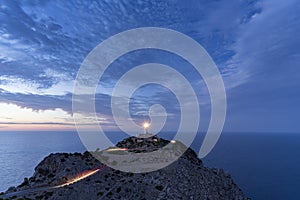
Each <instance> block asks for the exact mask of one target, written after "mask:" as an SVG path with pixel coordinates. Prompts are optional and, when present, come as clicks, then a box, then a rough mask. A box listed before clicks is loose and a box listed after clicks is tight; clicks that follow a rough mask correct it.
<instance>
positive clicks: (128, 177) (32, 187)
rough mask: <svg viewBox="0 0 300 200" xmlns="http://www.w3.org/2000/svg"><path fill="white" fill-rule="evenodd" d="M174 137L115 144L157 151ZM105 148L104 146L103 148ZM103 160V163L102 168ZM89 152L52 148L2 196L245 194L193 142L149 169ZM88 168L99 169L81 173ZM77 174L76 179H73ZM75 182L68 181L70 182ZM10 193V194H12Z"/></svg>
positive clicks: (217, 196)
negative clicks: (121, 165) (133, 169)
mask: <svg viewBox="0 0 300 200" xmlns="http://www.w3.org/2000/svg"><path fill="white" fill-rule="evenodd" d="M168 143H170V141H168V140H164V139H161V138H157V137H155V136H153V137H151V138H135V137H130V138H127V139H125V140H123V141H121V142H119V143H118V144H117V145H116V146H117V147H118V148H123V149H126V151H128V152H134V153H140V152H149V151H156V150H158V149H159V148H161V147H163V146H165V145H167V144H168ZM99 153H100V154H102V153H103V152H102V151H99ZM99 166H102V168H101V169H100V168H99ZM103 166H105V165H103V163H101V162H100V161H98V160H97V159H95V158H94V156H92V155H91V154H90V153H89V152H85V153H83V154H80V153H74V154H67V153H57V154H50V155H49V156H48V157H46V158H45V159H44V160H43V161H42V162H41V163H40V164H39V165H38V166H37V167H36V168H35V173H34V174H33V176H32V177H30V178H29V179H27V178H26V179H24V182H23V183H22V184H21V185H19V186H18V187H15V188H10V189H9V190H8V191H6V192H5V194H4V195H3V196H2V198H3V197H5V198H9V199H14V198H16V199H18V198H23V199H55V200H59V199H63V200H68V199H70V200H71V199H72V200H76V199H130V200H132V199H230V200H232V199H236V200H244V199H247V198H246V197H245V196H244V194H243V192H242V191H241V189H240V188H239V187H238V186H237V185H236V184H235V183H234V181H233V179H232V178H231V177H230V175H229V174H227V173H225V172H224V171H223V170H221V169H210V168H207V167H205V166H203V164H202V162H201V160H200V159H198V158H197V155H196V154H195V153H194V151H193V150H191V149H190V148H188V149H187V151H185V153H184V154H183V155H181V156H180V158H179V159H177V160H176V161H175V162H173V163H172V164H171V165H169V166H167V167H165V168H163V169H159V170H156V171H153V172H149V173H129V172H122V171H119V170H115V169H112V168H110V167H103ZM90 172H96V173H94V174H92V175H90V176H87V177H85V178H83V179H81V180H80V179H78V177H84V176H85V175H86V174H88V173H90ZM77 179H78V180H79V181H74V182H72V180H77ZM70 182H71V183H72V184H67V183H70ZM10 194H11V195H10Z"/></svg>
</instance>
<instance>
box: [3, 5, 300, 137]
mask: <svg viewBox="0 0 300 200" xmlns="http://www.w3.org/2000/svg"><path fill="white" fill-rule="evenodd" d="M299 10H300V2H299V1H297V0H288V1H280V0H277V1H274V0H261V1H259V0H257V1H250V0H249V1H246V0H245V1H225V0H219V1H208V0H207V1H202V0H201V1H198V0H197V1H196V0H195V1H179V0H178V1H55V0H53V1H49V2H46V1H45V2H43V3H41V2H40V1H20V2H19V1H10V0H7V1H5V0H4V1H3V0H1V1H0V22H1V23H0V130H20V129H22V130H23V129H30V130H31V129H34V130H41V129H43V130H44V129H47V130H48V129H55V130H56V129H65V130H67V129H73V128H74V126H73V120H72V108H71V107H72V103H71V100H72V91H73V84H74V80H75V78H76V74H77V71H78V69H79V67H80V64H81V63H82V61H83V60H84V58H85V57H86V56H87V54H88V53H89V52H90V51H91V50H92V49H93V48H94V47H95V46H96V45H98V44H99V43H100V42H102V41H103V40H105V39H107V38H108V37H110V36H112V35H114V34H117V33H119V32H122V31H125V30H128V29H132V28H139V27H145V26H155V27H162V28H170V29H174V30H177V31H180V32H182V33H184V34H186V35H188V36H190V37H192V38H193V39H194V40H196V41H197V42H199V43H200V44H201V45H202V46H203V47H204V48H205V49H206V50H207V52H208V53H209V54H210V56H211V57H212V58H213V59H214V61H215V62H216V64H217V66H218V68H219V71H220V73H221V75H222V77H223V80H224V84H225V88H226V92H227V101H228V108H227V118H226V122H225V126H224V130H225V131H238V132H245V131H246V132H252V131H256V132H262V131H263V132H299V131H300V123H299V119H300V106H299V102H300V79H299V74H300V68H299V64H300V51H299V50H300V36H299V32H300V14H299V13H300V12H299ZM148 62H158V63H163V64H166V65H169V66H172V67H174V68H175V69H176V70H178V71H179V72H180V73H182V74H183V75H184V76H185V77H186V78H187V79H188V80H189V81H190V82H191V85H192V86H193V88H195V89H197V90H196V91H197V96H198V99H199V102H200V105H199V107H200V109H201V123H200V130H205V128H206V127H207V124H208V121H209V118H210V108H209V107H210V103H209V97H208V92H207V89H206V87H205V85H204V84H203V82H202V81H201V80H202V79H201V76H200V75H197V74H195V73H194V70H193V68H192V67H191V66H190V65H189V64H188V63H187V62H185V61H184V60H183V59H181V58H180V57H177V56H175V55H172V54H170V53H167V52H162V51H158V50H145V51H137V52H132V53H129V54H126V55H124V56H122V57H120V58H119V59H118V60H117V61H115V62H114V63H112V65H111V66H110V68H109V69H108V70H107V72H106V73H105V76H104V77H103V78H102V79H101V82H100V86H99V88H98V90H97V95H96V99H97V100H96V103H97V105H98V106H97V114H98V117H99V121H100V122H101V123H102V124H103V127H105V128H104V129H106V130H117V128H116V126H115V123H114V120H113V119H112V116H111V111H110V98H111V92H112V88H113V86H114V84H115V83H116V81H117V80H118V78H120V77H121V76H122V74H123V73H125V72H126V71H127V70H129V69H131V68H132V67H134V66H136V65H140V64H145V63H148ZM199 88H200V89H199ZM155 103H160V104H162V105H164V106H165V108H166V110H167V112H168V114H169V116H170V117H169V118H168V123H167V124H166V127H165V129H166V130H176V128H177V126H178V120H179V118H180V117H179V116H180V112H179V105H178V102H177V100H176V97H175V96H174V94H172V93H171V92H170V91H168V89H166V88H163V87H160V86H157V85H149V86H145V87H143V88H141V89H140V90H138V91H136V93H135V94H134V96H133V97H132V99H131V101H130V105H131V107H130V108H131V114H132V118H133V119H134V120H136V122H137V123H139V122H140V121H142V120H145V119H147V116H146V114H147V112H146V111H147V110H148V108H149V107H150V106H151V105H152V104H155Z"/></svg>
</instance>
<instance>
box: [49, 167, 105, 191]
mask: <svg viewBox="0 0 300 200" xmlns="http://www.w3.org/2000/svg"><path fill="white" fill-rule="evenodd" d="M105 167H106V166H105V165H102V166H99V167H97V168H95V169H92V170H87V171H84V172H82V173H80V174H78V175H77V176H76V177H75V178H73V179H71V180H69V181H68V182H66V183H63V184H61V185H57V186H54V187H53V188H61V187H64V186H68V185H71V184H73V183H76V182H78V181H80V180H83V179H85V178H87V177H89V176H91V175H93V174H96V173H97V172H98V171H100V170H102V169H103V168H105Z"/></svg>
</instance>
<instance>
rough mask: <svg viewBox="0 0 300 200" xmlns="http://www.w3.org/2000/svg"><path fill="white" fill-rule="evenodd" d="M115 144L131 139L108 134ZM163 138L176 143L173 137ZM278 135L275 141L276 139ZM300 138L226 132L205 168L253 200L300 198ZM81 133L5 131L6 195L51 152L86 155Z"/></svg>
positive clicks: (1, 157)
mask: <svg viewBox="0 0 300 200" xmlns="http://www.w3.org/2000/svg"><path fill="white" fill-rule="evenodd" d="M108 134H109V137H110V139H111V140H112V141H113V142H117V141H118V140H121V139H122V138H124V137H125V136H126V135H125V134H121V133H117V132H112V133H108ZM159 136H160V137H163V138H165V139H171V134H170V133H160V134H159ZM270 136H272V137H270ZM202 138H203V134H202V133H198V135H197V137H196V138H195V140H194V142H193V144H192V145H191V148H192V149H193V150H195V151H196V152H198V150H199V148H200V145H201V143H202ZM299 145H300V134H287V133H223V134H222V135H221V137H220V140H219V142H218V143H217V144H216V146H215V148H214V149H213V150H212V152H210V154H209V155H208V156H207V157H205V158H204V159H202V160H203V162H204V165H205V166H208V167H212V168H221V169H224V170H225V172H227V173H230V175H231V176H232V178H233V179H234V181H235V183H236V184H237V185H238V186H239V187H240V188H241V189H242V190H243V192H244V193H245V194H246V196H248V197H250V198H251V199H258V200H263V199H299V198H300V191H299V190H298V188H299V186H300V171H299V168H300V152H299V151H297V147H298V146H299ZM84 151H85V147H84V146H83V144H82V143H81V141H80V139H79V136H78V135H77V133H76V132H75V131H60V132H58V131H32V132H30V131H14V132H7V131H6V132H0V152H1V154H0V168H1V169H2V170H1V171H0V191H5V190H7V189H8V188H9V187H11V186H17V185H19V184H20V183H22V181H23V179H24V178H25V177H30V176H32V174H33V172H34V168H35V166H36V165H37V164H38V163H39V162H41V161H42V160H43V159H44V157H46V156H47V155H49V154H50V153H57V152H68V153H72V152H84Z"/></svg>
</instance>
